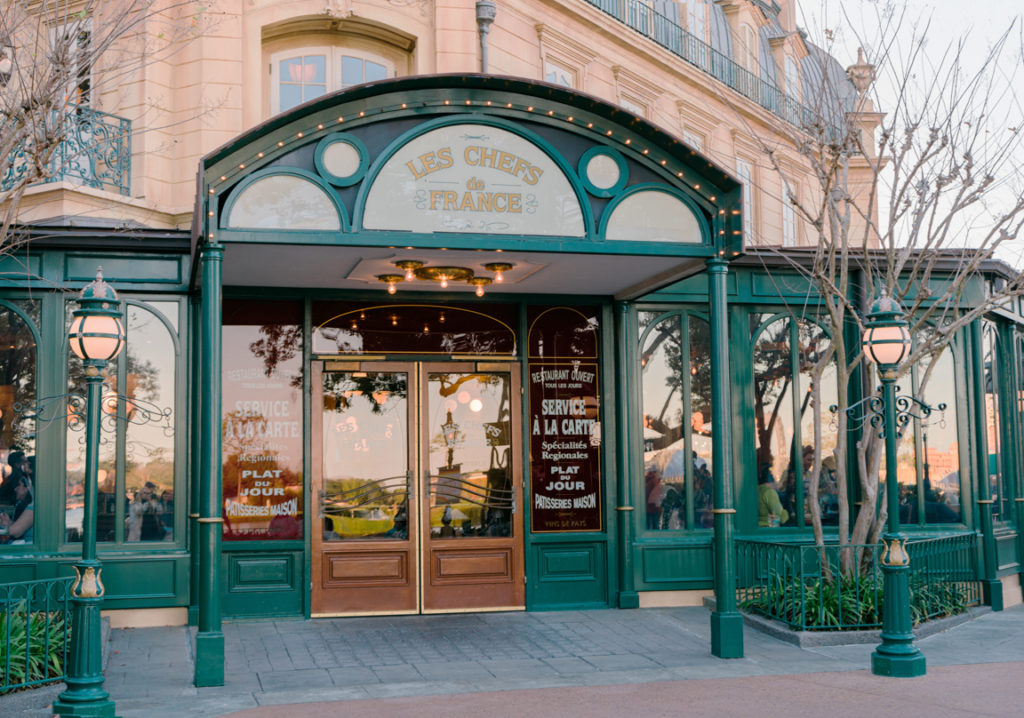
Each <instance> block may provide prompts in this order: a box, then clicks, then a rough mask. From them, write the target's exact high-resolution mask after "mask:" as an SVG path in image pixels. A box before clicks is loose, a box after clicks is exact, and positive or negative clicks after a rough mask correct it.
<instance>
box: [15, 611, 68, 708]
mask: <svg viewBox="0 0 1024 718" xmlns="http://www.w3.org/2000/svg"><path fill="white" fill-rule="evenodd" d="M67 628H68V626H67V621H66V620H65V616H64V614H63V612H53V613H45V612H43V611H34V612H30V611H29V610H28V609H27V607H26V605H25V602H24V601H21V602H19V603H16V604H13V605H11V606H9V607H8V608H7V609H6V610H3V611H2V612H0V694H3V693H6V692H8V691H10V690H11V689H12V688H14V687H18V686H22V685H25V684H29V683H36V682H42V681H46V680H47V679H55V680H56V679H58V678H62V677H63V676H64V646H65V640H66V638H67ZM47 637H48V638H49V640H47ZM26 647H27V658H26Z"/></svg>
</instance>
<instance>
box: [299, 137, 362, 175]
mask: <svg viewBox="0 0 1024 718" xmlns="http://www.w3.org/2000/svg"><path fill="white" fill-rule="evenodd" d="M339 142H340V143H344V144H346V145H349V146H350V147H352V148H353V149H354V150H355V151H356V153H357V154H358V155H359V166H358V167H357V168H356V171H355V172H353V173H352V174H350V175H349V176H348V177H339V176H338V175H336V174H334V173H333V172H331V171H330V170H329V169H327V167H325V166H324V152H326V151H327V148H328V147H330V146H331V145H333V144H337V143H339ZM313 165H314V166H315V167H316V171H317V172H319V173H320V175H321V176H322V177H323V178H324V179H325V180H327V181H328V182H330V183H331V184H332V185H334V186H336V187H350V186H352V185H354V184H357V183H359V182H361V181H362V179H363V177H365V176H366V171H367V169H369V165H370V153H369V152H368V151H367V149H366V145H365V144H363V141H362V140H361V139H359V138H358V137H356V136H355V135H353V134H351V133H349V132H334V133H332V134H329V135H327V136H326V137H324V138H323V139H322V140H320V141H319V142H318V143H317V145H316V150H315V151H314V153H313Z"/></svg>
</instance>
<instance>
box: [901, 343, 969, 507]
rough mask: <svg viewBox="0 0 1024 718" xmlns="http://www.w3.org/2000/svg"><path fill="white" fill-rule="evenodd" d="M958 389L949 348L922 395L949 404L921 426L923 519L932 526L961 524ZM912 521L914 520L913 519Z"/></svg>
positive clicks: (930, 402) (940, 359)
mask: <svg viewBox="0 0 1024 718" xmlns="http://www.w3.org/2000/svg"><path fill="white" fill-rule="evenodd" d="M955 387H956V374H955V371H954V365H953V353H952V352H951V351H949V350H948V349H947V350H946V351H944V352H943V353H942V356H941V357H939V360H938V362H937V363H936V364H935V368H934V369H932V373H931V376H930V377H928V378H927V382H926V383H925V384H924V386H923V389H922V391H921V392H920V393H921V395H922V398H923V400H924V401H925V403H927V404H930V405H931V406H932V407H937V406H938V405H939V404H945V405H946V410H945V411H944V412H938V411H936V412H935V413H933V414H932V415H931V418H930V420H929V421H928V422H927V425H924V426H920V427H919V430H920V433H921V449H922V457H921V468H922V476H921V481H922V485H923V491H924V497H923V498H924V518H925V522H926V523H930V524H944V523H957V522H959V521H961V511H960V444H959V442H958V441H957V434H956V426H957V416H956V394H955ZM911 520H912V521H913V520H915V518H914V517H911Z"/></svg>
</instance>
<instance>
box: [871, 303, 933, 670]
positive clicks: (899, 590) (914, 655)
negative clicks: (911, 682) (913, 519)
mask: <svg viewBox="0 0 1024 718" xmlns="http://www.w3.org/2000/svg"><path fill="white" fill-rule="evenodd" d="M863 344H864V353H865V355H866V356H868V357H869V358H870V359H871V360H872V361H874V362H875V364H876V365H877V366H878V375H879V378H881V380H882V403H883V405H884V407H883V411H884V424H883V428H882V430H883V432H884V436H885V495H886V501H887V504H888V512H889V517H888V523H887V525H886V530H885V533H884V534H882V544H883V549H882V556H881V563H882V581H883V583H882V587H883V589H882V590H883V595H882V642H881V643H880V644H879V645H878V647H877V648H876V649H875V651H874V653H872V654H871V672H872V673H874V674H875V675H877V676H894V677H898V678H909V677H913V676H923V675H924V674H925V658H924V654H922V653H921V651H920V650H919V649H918V648H917V646H915V645H914V629H913V621H912V619H911V616H910V585H909V580H908V578H909V577H908V573H909V571H910V557H909V556H908V555H907V537H906V536H905V535H904V534H903V533H901V532H900V513H899V512H900V500H899V486H898V484H897V478H896V438H897V431H898V428H897V419H896V408H897V407H896V390H895V382H896V370H897V367H898V366H899V363H900V362H901V361H903V359H904V357H906V355H907V354H908V352H909V351H910V332H909V331H908V330H907V321H906V319H904V317H903V309H902V307H900V305H899V302H897V301H896V300H895V299H893V298H891V297H889V296H887V295H886V294H885V292H883V293H882V296H880V297H879V298H878V299H877V300H875V303H874V304H873V305H872V307H871V311H870V312H869V313H868V318H867V322H866V324H865V329H864V340H863Z"/></svg>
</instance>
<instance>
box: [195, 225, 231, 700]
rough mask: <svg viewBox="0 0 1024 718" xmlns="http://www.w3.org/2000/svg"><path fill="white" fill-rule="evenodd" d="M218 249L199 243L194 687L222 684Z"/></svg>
mask: <svg viewBox="0 0 1024 718" xmlns="http://www.w3.org/2000/svg"><path fill="white" fill-rule="evenodd" d="M223 259H224V247H223V245H220V244H206V245H203V247H202V249H201V255H200V271H201V272H202V277H203V278H202V311H201V313H200V324H201V326H200V331H201V332H202V334H201V360H200V362H199V381H200V382H201V383H202V394H203V403H202V406H201V407H200V411H199V415H200V421H199V430H200V432H201V433H200V439H199V453H200V456H199V517H198V518H197V519H196V521H197V522H198V524H199V545H198V546H197V547H196V548H195V550H197V551H198V553H199V581H198V583H199V596H198V599H199V620H198V624H199V633H198V634H197V635H196V668H195V684H196V685H197V686H222V685H224V634H223V633H222V632H221V623H220V616H221V611H220V538H221V522H222V521H223V519H222V518H221V515H220V501H221V459H220V452H221V447H220V422H221V416H220V411H221V386H220V372H221V265H222V262H223Z"/></svg>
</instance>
